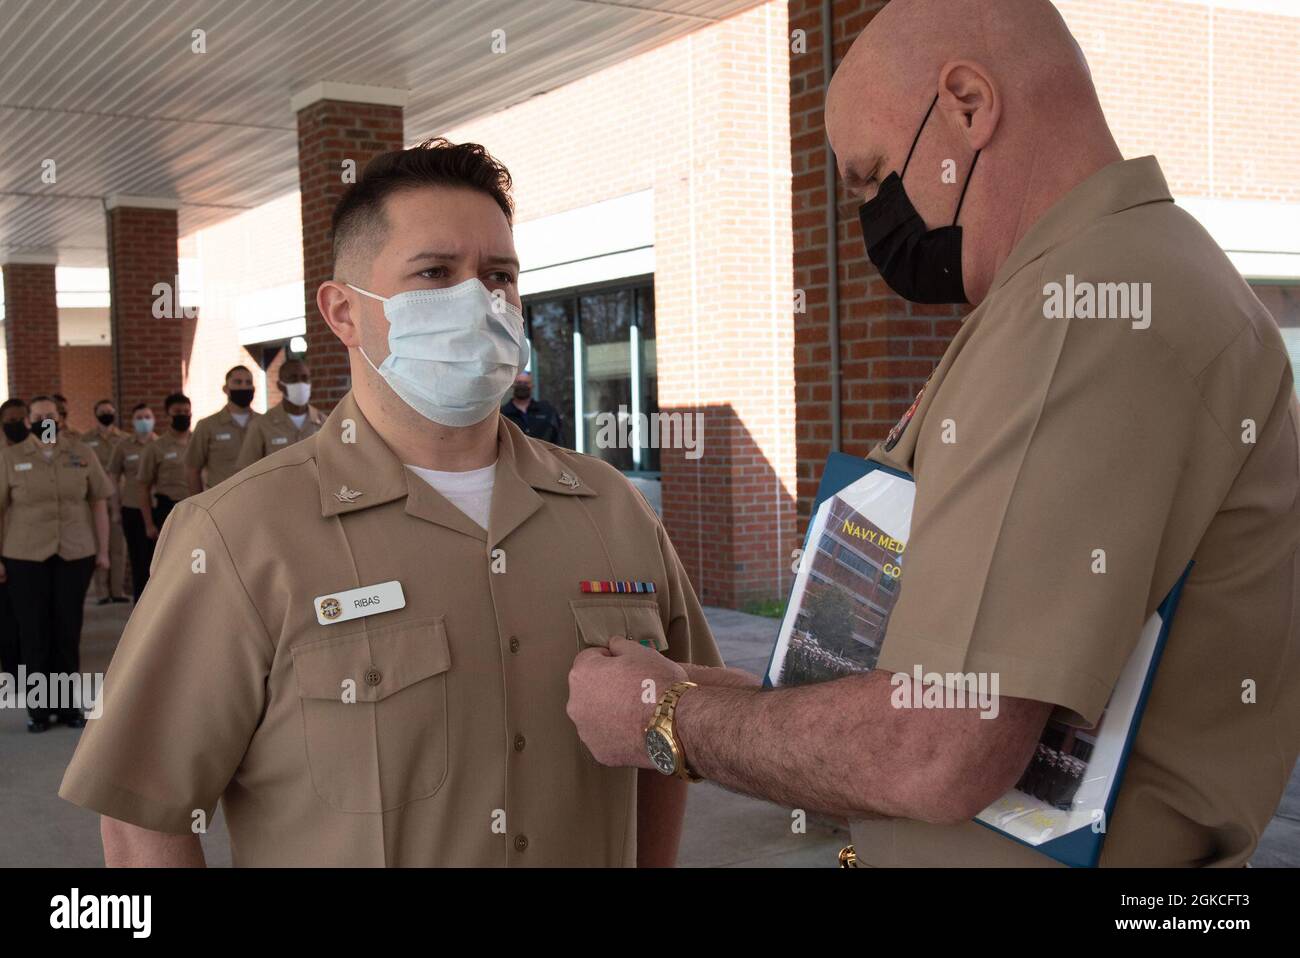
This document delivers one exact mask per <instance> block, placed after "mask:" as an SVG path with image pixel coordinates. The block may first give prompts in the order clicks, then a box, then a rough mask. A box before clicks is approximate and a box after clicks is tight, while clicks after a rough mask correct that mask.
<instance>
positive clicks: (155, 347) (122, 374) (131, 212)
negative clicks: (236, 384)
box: [106, 206, 192, 410]
mask: <svg viewBox="0 0 1300 958" xmlns="http://www.w3.org/2000/svg"><path fill="white" fill-rule="evenodd" d="M106 215H107V221H108V276H109V295H110V297H111V303H110V309H109V315H110V319H111V328H112V343H113V345H112V350H113V392H114V396H115V398H116V400H117V404H118V408H119V409H122V410H130V409H131V407H132V406H134V405H135V404H136V403H137V402H148V403H152V404H154V405H155V406H156V405H157V404H158V403H160V402H161V400H162V397H163V396H165V395H166V394H167V393H169V392H172V391H174V390H178V389H180V388H181V386H182V384H183V383H184V381H185V359H184V357H185V355H186V341H187V338H188V335H189V334H188V331H187V330H188V327H187V321H186V320H185V318H184V317H183V316H182V315H181V313H180V311H179V304H177V303H175V302H174V301H173V315H172V316H170V317H167V316H164V317H163V318H158V319H156V318H154V315H153V307H154V299H155V295H154V292H153V289H154V284H156V283H167V284H170V285H173V286H174V285H175V284H176V282H177V280H176V276H177V273H178V269H177V255H176V242H177V235H176V211H175V210H158V209H143V208H140V207H130V206H119V207H117V208H115V209H112V210H109V211H108V213H107V214H106ZM189 322H191V323H192V320H191V321H189Z"/></svg>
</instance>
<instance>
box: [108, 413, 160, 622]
mask: <svg viewBox="0 0 1300 958" xmlns="http://www.w3.org/2000/svg"><path fill="white" fill-rule="evenodd" d="M153 429H154V418H153V410H152V409H151V408H150V407H149V404H148V403H136V406H135V408H134V409H133V410H131V432H130V433H129V434H128V435H126V436H125V438H123V440H122V441H121V442H119V443H118V444H117V447H116V448H115V449H114V450H113V457H112V458H111V459H110V460H109V461H108V468H107V469H106V470H105V471H106V472H107V473H108V478H109V479H110V480H111V481H112V483H113V486H114V488H116V489H117V491H118V497H119V500H120V502H121V504H122V507H121V519H120V520H119V521H120V523H121V526H122V532H123V535H124V537H125V538H126V550H127V554H128V555H129V556H130V559H131V591H132V593H133V596H132V597H133V599H134V600H135V601H136V602H139V601H140V593H141V592H143V591H144V586H145V583H146V582H148V581H149V563H150V562H151V561H152V560H153V543H154V540H153V539H151V538H150V537H149V534H148V531H147V526H146V524H145V514H146V513H149V512H150V511H151V509H152V506H151V505H150V502H149V496H148V494H147V493H146V491H145V487H144V485H143V484H142V483H141V482H140V461H141V460H142V459H143V458H144V450H145V447H146V446H147V445H148V444H149V443H151V442H153V441H154V440H155V439H156V438H157V437H156V436H155V435H154V431H153ZM150 518H151V519H152V516H151V517H150Z"/></svg>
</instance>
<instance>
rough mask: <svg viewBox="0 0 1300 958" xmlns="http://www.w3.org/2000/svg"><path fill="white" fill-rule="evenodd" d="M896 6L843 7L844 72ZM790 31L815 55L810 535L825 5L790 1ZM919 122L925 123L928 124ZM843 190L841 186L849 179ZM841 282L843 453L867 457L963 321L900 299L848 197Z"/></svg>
mask: <svg viewBox="0 0 1300 958" xmlns="http://www.w3.org/2000/svg"><path fill="white" fill-rule="evenodd" d="M884 5H885V3H884V0H835V2H834V6H833V11H834V14H833V17H832V36H833V39H834V64H835V65H836V66H838V65H839V62H840V60H841V59H842V58H843V57H844V54H845V53H847V52H848V49H849V46H850V45H851V44H852V43H853V41H854V40H856V39H857V37H858V34H860V33H861V32H862V30H863V28H864V27H865V26H866V25H867V24H868V23H870V22H871V18H872V17H873V16H874V15H875V14H876V12H877V11H879V10H880V9H881V8H882V7H884ZM789 11H790V29H791V31H794V30H804V31H805V32H806V35H807V49H806V52H803V53H797V52H793V51H792V52H791V55H790V149H791V165H792V169H793V181H792V189H793V203H794V285H795V289H796V290H799V289H802V290H804V291H805V292H806V293H807V298H808V306H807V311H806V313H804V314H803V315H802V316H797V317H796V320H797V325H796V328H795V402H796V417H797V425H796V435H797V446H798V456H799V484H798V489H799V494H798V508H799V528H800V530H803V529H804V528H806V527H807V521H808V517H809V513H810V511H811V507H812V501H813V499H814V497H815V496H816V493H817V484H818V482H820V481H821V473H822V465H823V464H824V463H825V462H826V457H827V455H828V454H829V453H830V452H831V415H832V413H831V388H830V384H831V366H830V363H831V350H830V332H831V328H832V326H831V322H832V321H831V318H830V316H829V297H828V293H829V288H830V286H829V284H830V282H831V278H830V277H829V275H828V265H829V256H828V254H827V243H826V239H827V237H826V232H827V231H826V189H825V179H824V177H825V170H826V163H825V158H826V150H825V144H826V130H825V126H824V120H823V116H822V108H823V105H824V103H825V99H826V91H825V87H824V83H823V80H822V75H823V74H822V70H823V67H822V50H823V32H822V4H821V2H820V0H790V5H789ZM918 120H919V117H918ZM837 183H838V177H837ZM834 202H835V205H836V211H837V217H836V222H837V229H836V237H835V241H836V248H837V250H838V254H839V264H838V270H837V274H836V276H835V277H834V279H833V281H834V282H835V284H836V288H837V289H838V291H839V309H838V316H837V317H836V320H835V321H836V322H838V326H839V341H840V363H839V365H840V377H841V384H840V437H841V439H840V448H841V450H842V451H843V452H847V453H850V454H852V455H855V456H865V455H866V454H867V453H869V452H870V451H871V448H872V447H873V446H874V445H875V444H876V443H877V442H878V441H880V440H881V439H883V438H884V437H885V435H886V434H887V433H888V432H889V430H890V428H891V427H892V426H893V425H894V423H895V422H897V421H898V419H899V417H900V416H902V415H903V413H905V412H906V411H907V407H908V406H909V405H910V404H911V402H912V399H913V398H914V397H915V395H916V392H917V390H919V389H920V388H921V386H922V384H923V383H924V382H925V380H926V378H927V377H928V376H929V374H930V372H931V371H932V370H933V368H934V366H935V365H936V364H937V363H938V361H939V357H940V356H942V355H943V351H944V349H945V348H946V347H947V345H948V341H949V340H950V339H951V338H952V336H953V335H954V334H955V333H956V331H957V328H958V326H959V325H960V323H961V320H960V317H961V315H962V309H960V308H958V307H954V306H919V305H914V304H910V303H907V302H905V301H904V300H902V299H899V298H898V297H897V296H895V295H894V293H893V292H892V291H891V290H890V289H889V287H888V286H886V285H885V282H884V281H883V280H882V279H881V278H880V274H879V273H877V272H876V270H875V268H874V267H873V266H872V265H871V263H870V261H869V260H868V259H867V255H866V251H865V250H864V249H863V246H862V231H861V229H860V227H859V225H858V206H859V205H861V200H860V198H858V197H854V196H849V195H848V194H846V193H845V192H844V190H843V188H842V187H841V188H837V190H836V195H835V197H834Z"/></svg>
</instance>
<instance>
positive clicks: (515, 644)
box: [510, 635, 519, 652]
mask: <svg viewBox="0 0 1300 958" xmlns="http://www.w3.org/2000/svg"><path fill="white" fill-rule="evenodd" d="M510 651H511V652H518V651H519V637H518V636H515V635H512V636H510Z"/></svg>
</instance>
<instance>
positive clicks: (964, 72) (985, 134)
mask: <svg viewBox="0 0 1300 958" xmlns="http://www.w3.org/2000/svg"><path fill="white" fill-rule="evenodd" d="M939 109H940V110H942V111H943V114H944V116H945V117H946V118H947V120H948V122H949V123H950V124H952V126H953V128H954V129H956V130H957V132H958V133H960V134H961V136H962V137H963V138H964V139H965V140H966V142H967V144H968V145H969V146H970V148H971V149H972V150H982V149H984V147H986V146H988V144H989V141H990V140H991V139H993V133H994V131H995V130H996V129H997V127H998V121H999V120H1001V118H1002V98H1001V96H999V95H998V89H997V86H996V85H995V84H994V82H993V80H992V78H990V77H989V75H988V72H987V71H986V70H985V69H984V67H982V66H981V65H980V64H978V63H976V62H975V61H973V60H950V61H948V62H947V63H945V64H944V65H943V69H942V70H940V71H939Z"/></svg>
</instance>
